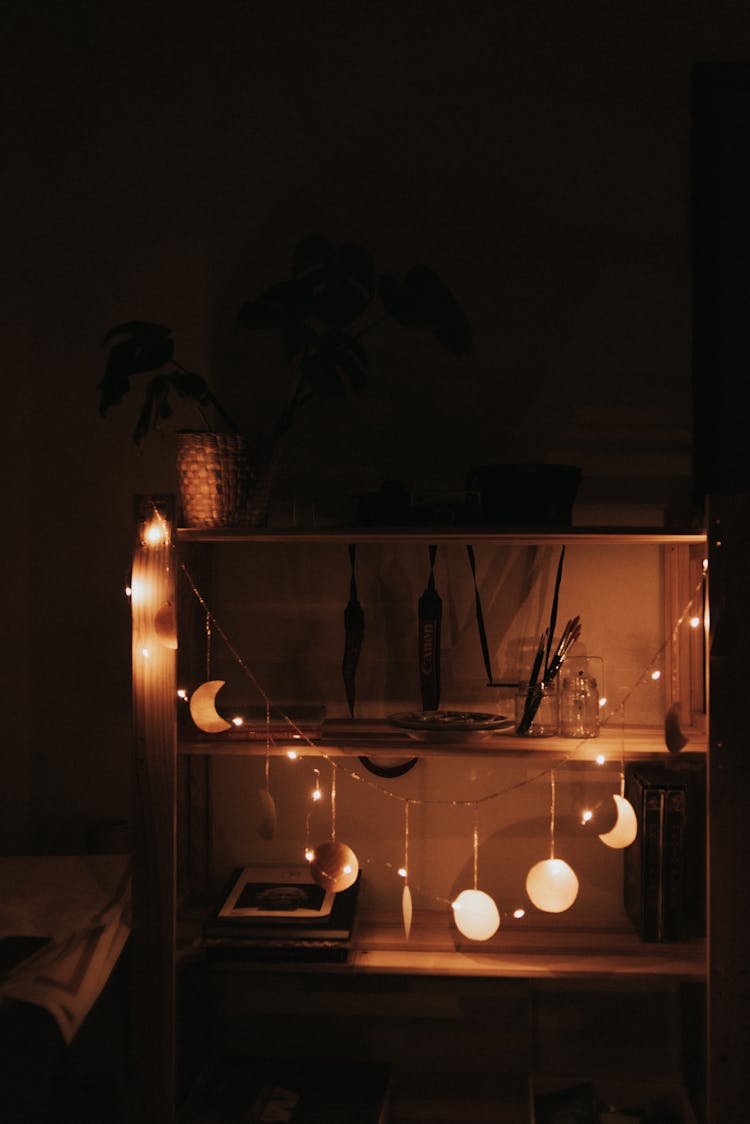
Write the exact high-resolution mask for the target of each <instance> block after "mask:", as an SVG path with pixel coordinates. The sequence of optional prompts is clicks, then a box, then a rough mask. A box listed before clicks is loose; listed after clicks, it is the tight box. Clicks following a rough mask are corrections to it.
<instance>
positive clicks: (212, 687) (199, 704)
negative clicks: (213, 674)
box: [190, 679, 232, 734]
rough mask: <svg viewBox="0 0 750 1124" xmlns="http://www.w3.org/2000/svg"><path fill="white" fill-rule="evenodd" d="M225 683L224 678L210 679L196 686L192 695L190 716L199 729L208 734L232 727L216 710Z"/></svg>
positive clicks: (222, 731) (218, 732) (219, 732)
mask: <svg viewBox="0 0 750 1124" xmlns="http://www.w3.org/2000/svg"><path fill="white" fill-rule="evenodd" d="M224 683H225V680H224V679H209V680H208V681H207V682H206V683H201V685H200V687H196V689H195V690H194V691H193V693H192V695H191V696H190V717H191V718H192V719H193V722H195V724H196V726H197V727H198V729H199V730H203V732H204V733H206V734H222V733H224V731H225V730H231V728H232V723H231V722H227V720H226V718H222V717H221V715H220V714H218V713H217V710H216V701H215V700H216V696H217V695H218V693H219V691H220V690H221V688H222V687H223V686H224Z"/></svg>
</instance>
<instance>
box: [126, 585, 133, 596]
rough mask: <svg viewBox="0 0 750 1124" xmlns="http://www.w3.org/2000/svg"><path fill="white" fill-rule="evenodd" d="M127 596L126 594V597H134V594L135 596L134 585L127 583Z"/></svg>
mask: <svg viewBox="0 0 750 1124" xmlns="http://www.w3.org/2000/svg"><path fill="white" fill-rule="evenodd" d="M125 596H126V597H132V596H133V587H132V585H126V586H125Z"/></svg>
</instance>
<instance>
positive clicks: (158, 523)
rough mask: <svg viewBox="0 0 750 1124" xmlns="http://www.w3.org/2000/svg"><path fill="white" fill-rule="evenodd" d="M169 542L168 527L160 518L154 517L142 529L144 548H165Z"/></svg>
mask: <svg viewBox="0 0 750 1124" xmlns="http://www.w3.org/2000/svg"><path fill="white" fill-rule="evenodd" d="M168 542H169V527H168V526H167V524H166V523H165V522H164V520H163V519H162V518H160V516H158V515H156V516H154V518H153V519H152V520H151V522H150V523H147V524H146V526H145V527H144V528H143V544H144V546H162V545H163V546H166V545H167V544H168Z"/></svg>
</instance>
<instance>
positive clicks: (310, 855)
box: [305, 847, 315, 863]
mask: <svg viewBox="0 0 750 1124" xmlns="http://www.w3.org/2000/svg"><path fill="white" fill-rule="evenodd" d="M305 858H306V859H307V861H308V862H309V863H311V862H312V861H313V859H314V858H315V852H314V851H311V850H310V848H309V847H308V848H307V850H306V851H305Z"/></svg>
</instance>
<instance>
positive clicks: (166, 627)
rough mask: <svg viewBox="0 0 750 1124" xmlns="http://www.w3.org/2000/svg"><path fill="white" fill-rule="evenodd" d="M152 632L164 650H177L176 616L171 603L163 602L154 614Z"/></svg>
mask: <svg viewBox="0 0 750 1124" xmlns="http://www.w3.org/2000/svg"><path fill="white" fill-rule="evenodd" d="M154 631H155V632H156V636H157V638H158V640H159V643H160V644H163V645H164V647H165V648H172V649H175V650H176V648H177V616H176V614H175V611H174V605H173V604H172V602H171V601H165V602H164V604H163V605H161V606H160V607H159V608H158V609H157V610H156V613H155V614H154Z"/></svg>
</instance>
